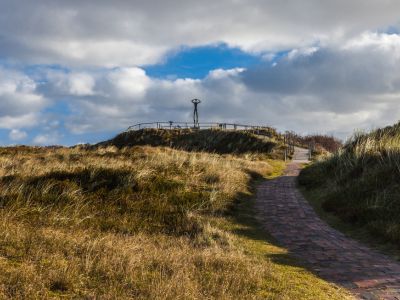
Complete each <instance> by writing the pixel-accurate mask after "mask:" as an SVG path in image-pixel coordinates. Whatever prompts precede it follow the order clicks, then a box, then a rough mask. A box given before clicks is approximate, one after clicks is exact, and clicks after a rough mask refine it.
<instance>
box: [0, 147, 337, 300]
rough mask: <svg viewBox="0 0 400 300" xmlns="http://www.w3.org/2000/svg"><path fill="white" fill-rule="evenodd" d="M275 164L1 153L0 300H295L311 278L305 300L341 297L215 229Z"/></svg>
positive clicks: (124, 152) (169, 153) (129, 154)
mask: <svg viewBox="0 0 400 300" xmlns="http://www.w3.org/2000/svg"><path fill="white" fill-rule="evenodd" d="M273 164H275V165H277V166H278V165H279V168H281V167H282V166H283V165H282V163H276V162H272V161H271V162H267V161H261V160H258V158H257V155H253V156H252V155H247V156H243V157H234V156H230V155H226V156H221V155H216V154H207V153H189V152H184V151H178V150H172V149H168V148H152V147H135V148H123V149H120V150H118V149H116V148H114V147H108V148H99V149H96V150H82V149H79V148H75V149H65V148H59V149H49V148H26V147H25V148H24V147H17V148H3V149H0V298H14V299H44V298H74V299H76V298H99V299H260V298H263V297H264V295H268V298H271V299H273V298H279V299H291V298H293V295H302V294H303V293H302V292H301V288H300V287H297V286H298V285H300V286H302V287H305V286H310V284H309V282H313V286H314V285H315V287H316V288H314V289H310V290H309V291H308V294H305V295H308V296H304V299H315V297H317V298H318V299H324V298H325V296H324V295H325V294H326V295H329V299H330V298H332V297H333V298H337V299H339V298H340V296H341V295H342V294H341V293H339V292H338V291H337V289H335V288H333V287H332V286H330V285H328V284H326V283H324V282H323V281H321V280H319V279H318V278H316V277H315V276H313V275H312V274H310V273H308V272H304V271H302V270H301V269H293V268H290V271H288V273H287V274H284V271H282V268H280V267H277V266H275V264H274V263H272V262H271V261H270V260H268V259H266V258H265V254H260V255H254V253H252V252H251V251H249V250H248V249H247V248H246V247H247V246H246V243H248V241H242V240H239V238H238V236H237V235H236V234H235V233H234V231H231V230H229V229H224V228H223V227H222V226H219V225H218V224H220V223H221V222H228V223H229V222H232V221H228V219H229V218H228V214H227V212H228V211H231V209H230V207H232V206H234V205H236V204H235V203H236V201H237V200H238V199H242V201H243V199H245V198H244V196H245V195H250V194H251V193H250V191H249V182H250V181H251V180H252V179H255V178H256V177H261V176H263V175H268V174H272V173H273V172H277V171H278V170H277V169H278V168H273ZM221 220H222V221H221ZM230 224H233V225H230V226H238V225H237V224H235V223H230ZM239 241H240V242H239ZM257 243H258V244H261V245H262V246H263V247H265V243H264V242H262V241H257ZM288 268H289V267H288ZM284 270H286V268H284ZM295 270H300V271H295ZM285 272H286V271H285ZM290 272H291V273H290ZM293 272H295V273H294V275H292V273H293ZM299 272H304V274H303V273H299ZM299 274H301V275H299ZM296 298H298V297H297V296H296ZM326 298H328V296H327V297H326Z"/></svg>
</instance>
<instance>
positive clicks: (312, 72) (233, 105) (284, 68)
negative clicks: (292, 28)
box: [66, 33, 400, 136]
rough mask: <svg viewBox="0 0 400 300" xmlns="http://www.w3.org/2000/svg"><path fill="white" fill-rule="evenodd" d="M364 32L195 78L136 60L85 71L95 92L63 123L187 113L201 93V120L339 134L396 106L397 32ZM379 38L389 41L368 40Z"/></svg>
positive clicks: (100, 124)
mask: <svg viewBox="0 0 400 300" xmlns="http://www.w3.org/2000/svg"><path fill="white" fill-rule="evenodd" d="M370 34H371V35H373V36H374V38H373V39H371V42H370V43H367V42H364V44H363V46H359V45H357V46H347V47H319V48H318V49H317V48H299V50H297V52H296V53H294V54H293V53H292V54H289V55H287V56H286V57H284V58H282V59H280V60H279V61H278V63H277V65H276V66H274V67H272V66H271V64H270V62H265V64H264V65H258V66H255V67H250V68H248V69H243V68H234V69H230V70H223V69H217V70H212V71H210V72H209V74H208V75H207V76H206V77H205V78H203V79H190V78H187V79H182V78H181V79H176V80H166V79H165V80H160V79H154V78H151V77H148V76H147V75H146V74H145V72H144V71H143V70H142V69H140V68H117V69H111V70H109V71H104V72H103V73H102V74H99V73H96V76H94V75H93V76H92V77H93V78H96V82H95V83H94V86H95V89H94V90H93V92H94V94H95V95H97V96H96V97H90V98H87V97H75V101H73V102H71V107H72V109H73V111H74V114H73V115H71V116H70V117H68V118H67V119H66V126H67V128H68V129H69V130H71V131H72V132H75V133H83V132H96V131H107V130H121V129H124V128H126V127H128V126H129V125H132V124H133V123H137V122H145V121H152V120H164V121H168V120H175V121H181V120H182V121H185V120H188V121H190V120H191V109H192V104H191V103H190V101H189V100H190V99H192V98H195V97H196V98H200V99H202V100H203V102H202V103H201V104H200V106H199V112H200V120H201V121H229V122H242V123H256V124H268V125H273V126H277V127H278V128H279V129H292V128H295V129H296V130H299V131H300V132H315V131H319V132H337V133H338V134H341V135H342V136H343V135H344V134H345V133H350V132H352V130H353V128H369V127H371V126H378V125H383V124H386V123H391V122H394V121H395V120H397V116H396V114H395V113H394V112H395V111H399V109H397V106H398V99H399V98H398V97H399V95H400V73H399V72H398V69H399V66H400V58H396V56H393V55H392V54H393V52H396V51H398V50H399V48H400V47H399V46H398V40H397V39H400V36H398V35H396V36H391V38H390V39H387V35H386V34H374V33H370ZM363 35H365V34H363ZM379 38H380V39H381V40H382V43H388V41H390V43H391V45H390V46H389V45H387V46H386V47H376V46H375V45H376V44H378V45H379V43H376V39H379ZM357 39H364V37H362V36H360V37H357V38H355V40H357ZM371 49H373V51H372V50H371ZM387 49H392V50H391V51H388V50H387ZM377 74H379V76H377ZM71 95H72V94H71Z"/></svg>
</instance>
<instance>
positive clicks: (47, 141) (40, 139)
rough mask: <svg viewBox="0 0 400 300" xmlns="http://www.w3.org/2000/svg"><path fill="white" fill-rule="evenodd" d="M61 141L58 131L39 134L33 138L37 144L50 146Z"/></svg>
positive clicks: (33, 141)
mask: <svg viewBox="0 0 400 300" xmlns="http://www.w3.org/2000/svg"><path fill="white" fill-rule="evenodd" d="M59 141H60V136H59V134H58V133H57V132H52V133H44V134H38V135H37V136H35V138H34V139H33V140H32V143H33V144H35V145H41V146H49V145H56V144H57V143H58V142H59Z"/></svg>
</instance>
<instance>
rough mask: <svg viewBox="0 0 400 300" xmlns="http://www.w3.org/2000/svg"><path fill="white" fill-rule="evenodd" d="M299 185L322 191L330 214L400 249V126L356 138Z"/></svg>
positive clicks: (312, 169) (304, 176)
mask: <svg viewBox="0 0 400 300" xmlns="http://www.w3.org/2000/svg"><path fill="white" fill-rule="evenodd" d="M299 180H300V183H301V184H303V185H305V186H306V187H308V188H310V189H317V188H318V189H323V191H324V193H326V197H325V199H324V203H323V208H324V209H326V210H327V211H331V212H333V213H335V214H336V215H338V216H339V217H340V218H341V219H343V220H344V221H346V222H349V223H352V224H354V225H356V226H359V227H361V228H364V229H366V230H368V231H369V232H370V233H372V234H373V235H376V236H379V237H384V238H385V239H386V240H388V241H391V242H394V243H396V244H398V245H399V246H400V124H396V125H394V126H390V127H386V128H383V129H378V130H374V131H372V132H370V133H357V134H355V135H354V136H353V137H352V138H351V139H350V140H349V141H348V142H347V143H346V144H345V146H344V147H343V149H342V150H340V151H339V152H338V153H337V154H335V155H333V156H331V157H330V158H328V159H326V160H324V161H321V162H319V163H316V164H314V165H312V166H310V167H309V168H307V169H305V170H304V171H303V172H302V173H301V175H300V179H299Z"/></svg>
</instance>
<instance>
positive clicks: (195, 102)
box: [192, 99, 201, 128]
mask: <svg viewBox="0 0 400 300" xmlns="http://www.w3.org/2000/svg"><path fill="white" fill-rule="evenodd" d="M192 103H193V105H194V110H193V127H194V128H199V113H198V111H197V105H198V104H200V103H201V101H200V99H193V100H192Z"/></svg>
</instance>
